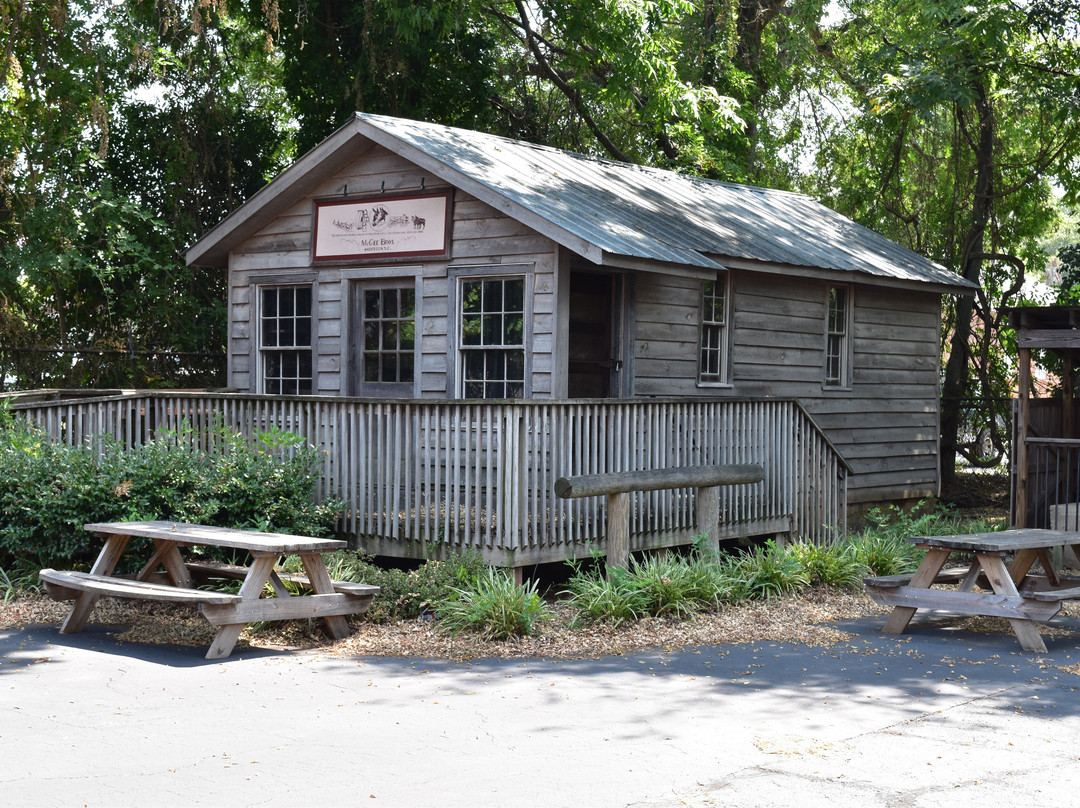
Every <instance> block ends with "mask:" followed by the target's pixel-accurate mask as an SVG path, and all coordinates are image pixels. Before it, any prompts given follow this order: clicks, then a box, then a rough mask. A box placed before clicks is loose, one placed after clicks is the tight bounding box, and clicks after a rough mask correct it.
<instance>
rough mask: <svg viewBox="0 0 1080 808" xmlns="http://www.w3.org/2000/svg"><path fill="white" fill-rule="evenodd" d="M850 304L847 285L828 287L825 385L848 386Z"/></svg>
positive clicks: (849, 379) (849, 378)
mask: <svg viewBox="0 0 1080 808" xmlns="http://www.w3.org/2000/svg"><path fill="white" fill-rule="evenodd" d="M850 305H851V294H850V290H849V289H848V287H846V286H833V287H830V289H829V299H828V314H827V317H826V325H825V386H826V387H848V386H849V385H850V384H851V377H850V369H849V367H848V365H849V361H848V330H849V319H850Z"/></svg>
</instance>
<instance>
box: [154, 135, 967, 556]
mask: <svg viewBox="0 0 1080 808" xmlns="http://www.w3.org/2000/svg"><path fill="white" fill-rule="evenodd" d="M187 258H188V262H189V263H190V264H193V265H201V266H213V267H222V268H227V270H228V277H229V331H228V333H229V338H228V364H229V376H228V384H229V388H230V389H231V390H232V391H233V393H232V394H231V397H230V396H223V397H220V398H213V397H203V398H200V399H199V401H200V402H201V403H200V404H198V405H197V406H196V405H194V404H184V403H183V402H184V401H185V399H183V398H182V397H181V398H176V397H174V398H172V399H170V401H171V402H172V404H170V407H171V409H169V408H167V407H164V406H162V407H161V408H160V415H159V417H160V418H162V419H167V418H168V417H171V416H170V415H169V413H174V414H175V413H179V412H181V411H184V412H186V413H187V417H196V416H197V414H198V413H200V412H202V411H204V410H205V409H207V408H212V409H217V410H221V411H226V412H230V413H236V412H239V410H237V409H236V408H237V407H239V406H240V405H238V404H237V403H236V402H237V401H243V402H246V403H245V404H244V405H243V408H242V409H243V411H244V413H245V414H244V415H243V417H241V416H239V415H237V416H236V418H235V419H234V420H237V421H238V422H239V421H244V423H246V424H248V425H249V426H252V425H255V426H256V427H257V426H260V425H261V426H273V425H277V426H282V427H284V428H289V429H293V430H301V431H305V430H306V431H307V433H308V434H309V435H311V439H312V440H314V441H316V442H318V444H319V445H321V446H323V447H324V449H325V450H326V453H327V457H328V460H327V475H328V477H329V478H330V483H329V487H328V489H327V493H328V494H336V495H340V496H343V497H345V498H346V499H347V500H348V501H350V502H351V503H352V507H351V508H350V509H349V513H348V514H347V518H346V523H345V529H346V530H347V532H349V533H350V534H352V535H353V536H354V537H355V539H356V541H357V543H358V544H360V545H361V546H363V547H365V548H366V549H368V550H370V551H372V552H377V553H384V554H389V555H401V556H407V555H419V554H423V553H425V552H429V551H430V547H431V545H432V544H440V545H446V546H475V547H479V548H480V549H482V551H483V552H484V553H485V555H486V556H487V557H488V558H489V559H490V560H492V561H494V562H497V563H503V564H506V565H509V566H520V565H522V564H530V563H535V562H538V561H549V560H555V559H557V558H562V557H566V556H572V555H581V554H584V552H585V548H587V546H588V545H589V544H591V543H598V544H600V545H602V543H603V521H602V518H601V517H602V504H601V503H598V502H580V501H577V502H561V501H556V500H555V499H554V497H553V495H552V493H551V489H552V483H553V481H554V479H555V478H556V477H558V476H566V475H569V474H580V473H596V472H602V471H607V470H610V471H617V470H628V469H636V468H649V467H663V466H671V465H680V464H683V465H694V464H701V463H716V462H760V463H762V464H763V465H764V466H765V467H766V470H767V478H766V480H765V481H763V482H762V483H759V484H755V485H749V486H736V487H734V488H733V489H732V490H730V491H725V493H724V500H723V503H722V509H721V510H722V517H721V518H722V522H723V531H722V532H724V533H725V535H730V536H742V535H748V534H766V533H781V534H796V535H802V536H807V537H809V538H812V539H814V540H826V539H827V538H828V537H829V536H830V535H832V534H833V533H834V532H835V531H836V530H837V529H838V528H839V527H840V526H841V525H842V523H843V519H844V516H845V514H846V510H847V508H848V507H849V506H862V505H866V504H869V503H878V502H895V501H904V500H912V499H918V498H923V497H930V496H934V495H935V494H936V493H937V490H938V478H939V474H938V382H939V349H938V339H939V329H940V320H941V296H942V295H943V294H970V293H972V291H973V288H972V287H971V286H970V285H969V284H968V283H967V282H965V281H964V280H962V279H961V278H959V277H958V276H957V275H955V274H954V273H952V272H949V271H948V270H946V269H945V268H943V267H941V266H939V265H937V264H935V263H933V262H931V261H928V260H926V259H925V258H923V257H921V256H919V255H917V254H915V253H914V252H911V251H910V250H907V249H905V248H903V247H901V246H899V245H897V244H895V243H893V242H891V241H889V240H888V239H886V238H884V237H882V236H880V235H877V234H875V233H873V232H871V231H869V230H867V229H865V228H863V227H861V226H859V225H857V224H855V223H854V222H852V221H850V220H848V219H846V218H844V217H843V216H840V215H839V214H837V213H835V212H834V211H831V210H829V209H827V208H825V207H823V206H822V205H820V204H818V203H816V202H814V201H813V200H812V199H810V198H809V197H807V196H804V195H800V194H794V193H788V192H781V191H773V190H768V189H763V188H753V187H747V186H740V185H733V184H728V183H720V182H714V181H709V180H703V179H698V178H694V177H689V176H684V175H680V174H676V173H672V172H668V171H662V170H659V169H654V168H645V167H640V166H633V165H625V164H620V163H614V162H609V161H605V160H597V159H592V158H587V157H583V156H581V155H577V154H571V153H568V152H564V151H559V150H555V149H550V148H545V147H541V146H536V145H533V144H530V143H523V142H518V141H513V140H508V139H505V138H501V137H495V136H492V135H487V134H483V133H479V132H470V131H464V130H461V129H454V128H450V127H445V126H436V125H433V124H428V123H421V122H416V121H409V120H401V119H395V118H389V117H382V116H377V115H368V114H357V115H356V116H355V117H354V118H353V119H352V120H350V121H349V122H348V123H347V124H346V125H345V126H343V127H342V128H341V129H339V130H338V131H337V132H335V133H334V134H333V135H331V136H330V137H329V138H327V139H326V140H325V141H324V142H323V143H321V144H320V145H318V146H317V147H316V148H314V149H313V150H312V151H311V152H309V153H308V154H306V155H304V156H303V157H301V158H300V159H299V160H298V161H297V162H296V163H295V164H294V165H293V166H291V167H290V168H289V169H287V170H286V171H285V172H284V173H282V174H281V175H280V176H279V177H277V178H276V179H275V180H274V181H273V182H271V183H270V184H269V185H267V186H266V187H265V188H263V189H262V190H261V191H259V192H258V193H257V194H255V195H254V196H253V197H252V198H251V199H250V200H249V201H248V202H247V203H246V204H244V205H243V206H242V207H241V208H239V209H238V210H236V211H235V212H234V213H233V214H231V215H230V216H229V217H228V218H227V219H225V220H224V221H223V222H222V223H221V224H219V225H218V226H217V227H215V228H214V229H213V230H211V231H210V232H209V233H207V234H206V235H205V236H204V237H203V238H202V239H200V240H199V241H198V242H197V243H196V244H195V245H194V246H193V247H191V249H190V250H189V252H188V256H187ZM226 399H227V400H226ZM229 402H231V403H229ZM229 408H232V409H229ZM144 409H145V408H144ZM149 409H153V407H149ZM167 409H168V413H167V412H166V410H167ZM260 413H261V414H260ZM230 418H232V416H230ZM691 497H692V492H686V491H675V492H651V493H649V494H646V495H642V496H641V498H640V500H639V501H638V502H637V504H636V505H635V506H634V517H633V518H634V525H633V530H634V537H635V538H634V540H633V541H634V548H635V549H641V548H645V547H662V546H670V545H674V544H681V543H686V542H688V541H691V540H692V539H693V537H694V535H695V534H696V532H697V528H696V527H695V526H694V525H693V524H692V516H691V515H692V514H693V508H692V506H691V503H690V502H689V499H690V498H691ZM425 548H427V549H425Z"/></svg>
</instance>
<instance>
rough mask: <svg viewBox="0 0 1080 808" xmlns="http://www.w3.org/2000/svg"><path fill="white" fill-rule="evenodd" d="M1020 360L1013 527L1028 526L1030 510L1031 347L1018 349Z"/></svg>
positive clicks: (1015, 441) (1014, 461) (1014, 458)
mask: <svg viewBox="0 0 1080 808" xmlns="http://www.w3.org/2000/svg"><path fill="white" fill-rule="evenodd" d="M1017 354H1018V359H1019V361H1020V374H1019V378H1018V384H1019V386H1020V390H1019V392H1018V394H1017V401H1016V435H1015V440H1014V445H1013V463H1014V466H1013V474H1014V478H1013V479H1014V482H1015V485H1016V497H1015V503H1016V510H1015V512H1014V513H1013V524H1012V526H1013V527H1027V510H1028V459H1027V436H1028V420H1029V419H1030V418H1031V401H1030V399H1029V398H1028V397H1029V396H1030V395H1031V348H1026V347H1021V348H1019V349H1018V350H1017Z"/></svg>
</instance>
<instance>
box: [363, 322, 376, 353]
mask: <svg viewBox="0 0 1080 808" xmlns="http://www.w3.org/2000/svg"><path fill="white" fill-rule="evenodd" d="M364 350H365V351H377V350H379V327H378V326H377V325H376V324H375V323H372V322H366V323H364Z"/></svg>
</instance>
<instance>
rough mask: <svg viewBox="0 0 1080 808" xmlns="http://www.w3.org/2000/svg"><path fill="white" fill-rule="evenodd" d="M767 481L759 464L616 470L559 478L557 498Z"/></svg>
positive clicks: (556, 486)
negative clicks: (606, 472) (608, 472)
mask: <svg viewBox="0 0 1080 808" xmlns="http://www.w3.org/2000/svg"><path fill="white" fill-rule="evenodd" d="M763 479H765V469H764V468H763V467H762V466H761V465H760V464H758V463H733V464H729V465H722V466H678V467H675V468H668V469H648V470H644V471H617V472H612V473H610V474H582V475H580V476H577V477H560V478H559V479H558V480H556V481H555V495H556V496H558V497H561V498H562V499H576V498H578V497H599V496H605V495H610V494H625V493H629V492H630V491H659V490H661V489H664V488H701V487H710V486H717V485H739V484H741V483H757V482H761V481H762V480H763Z"/></svg>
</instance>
